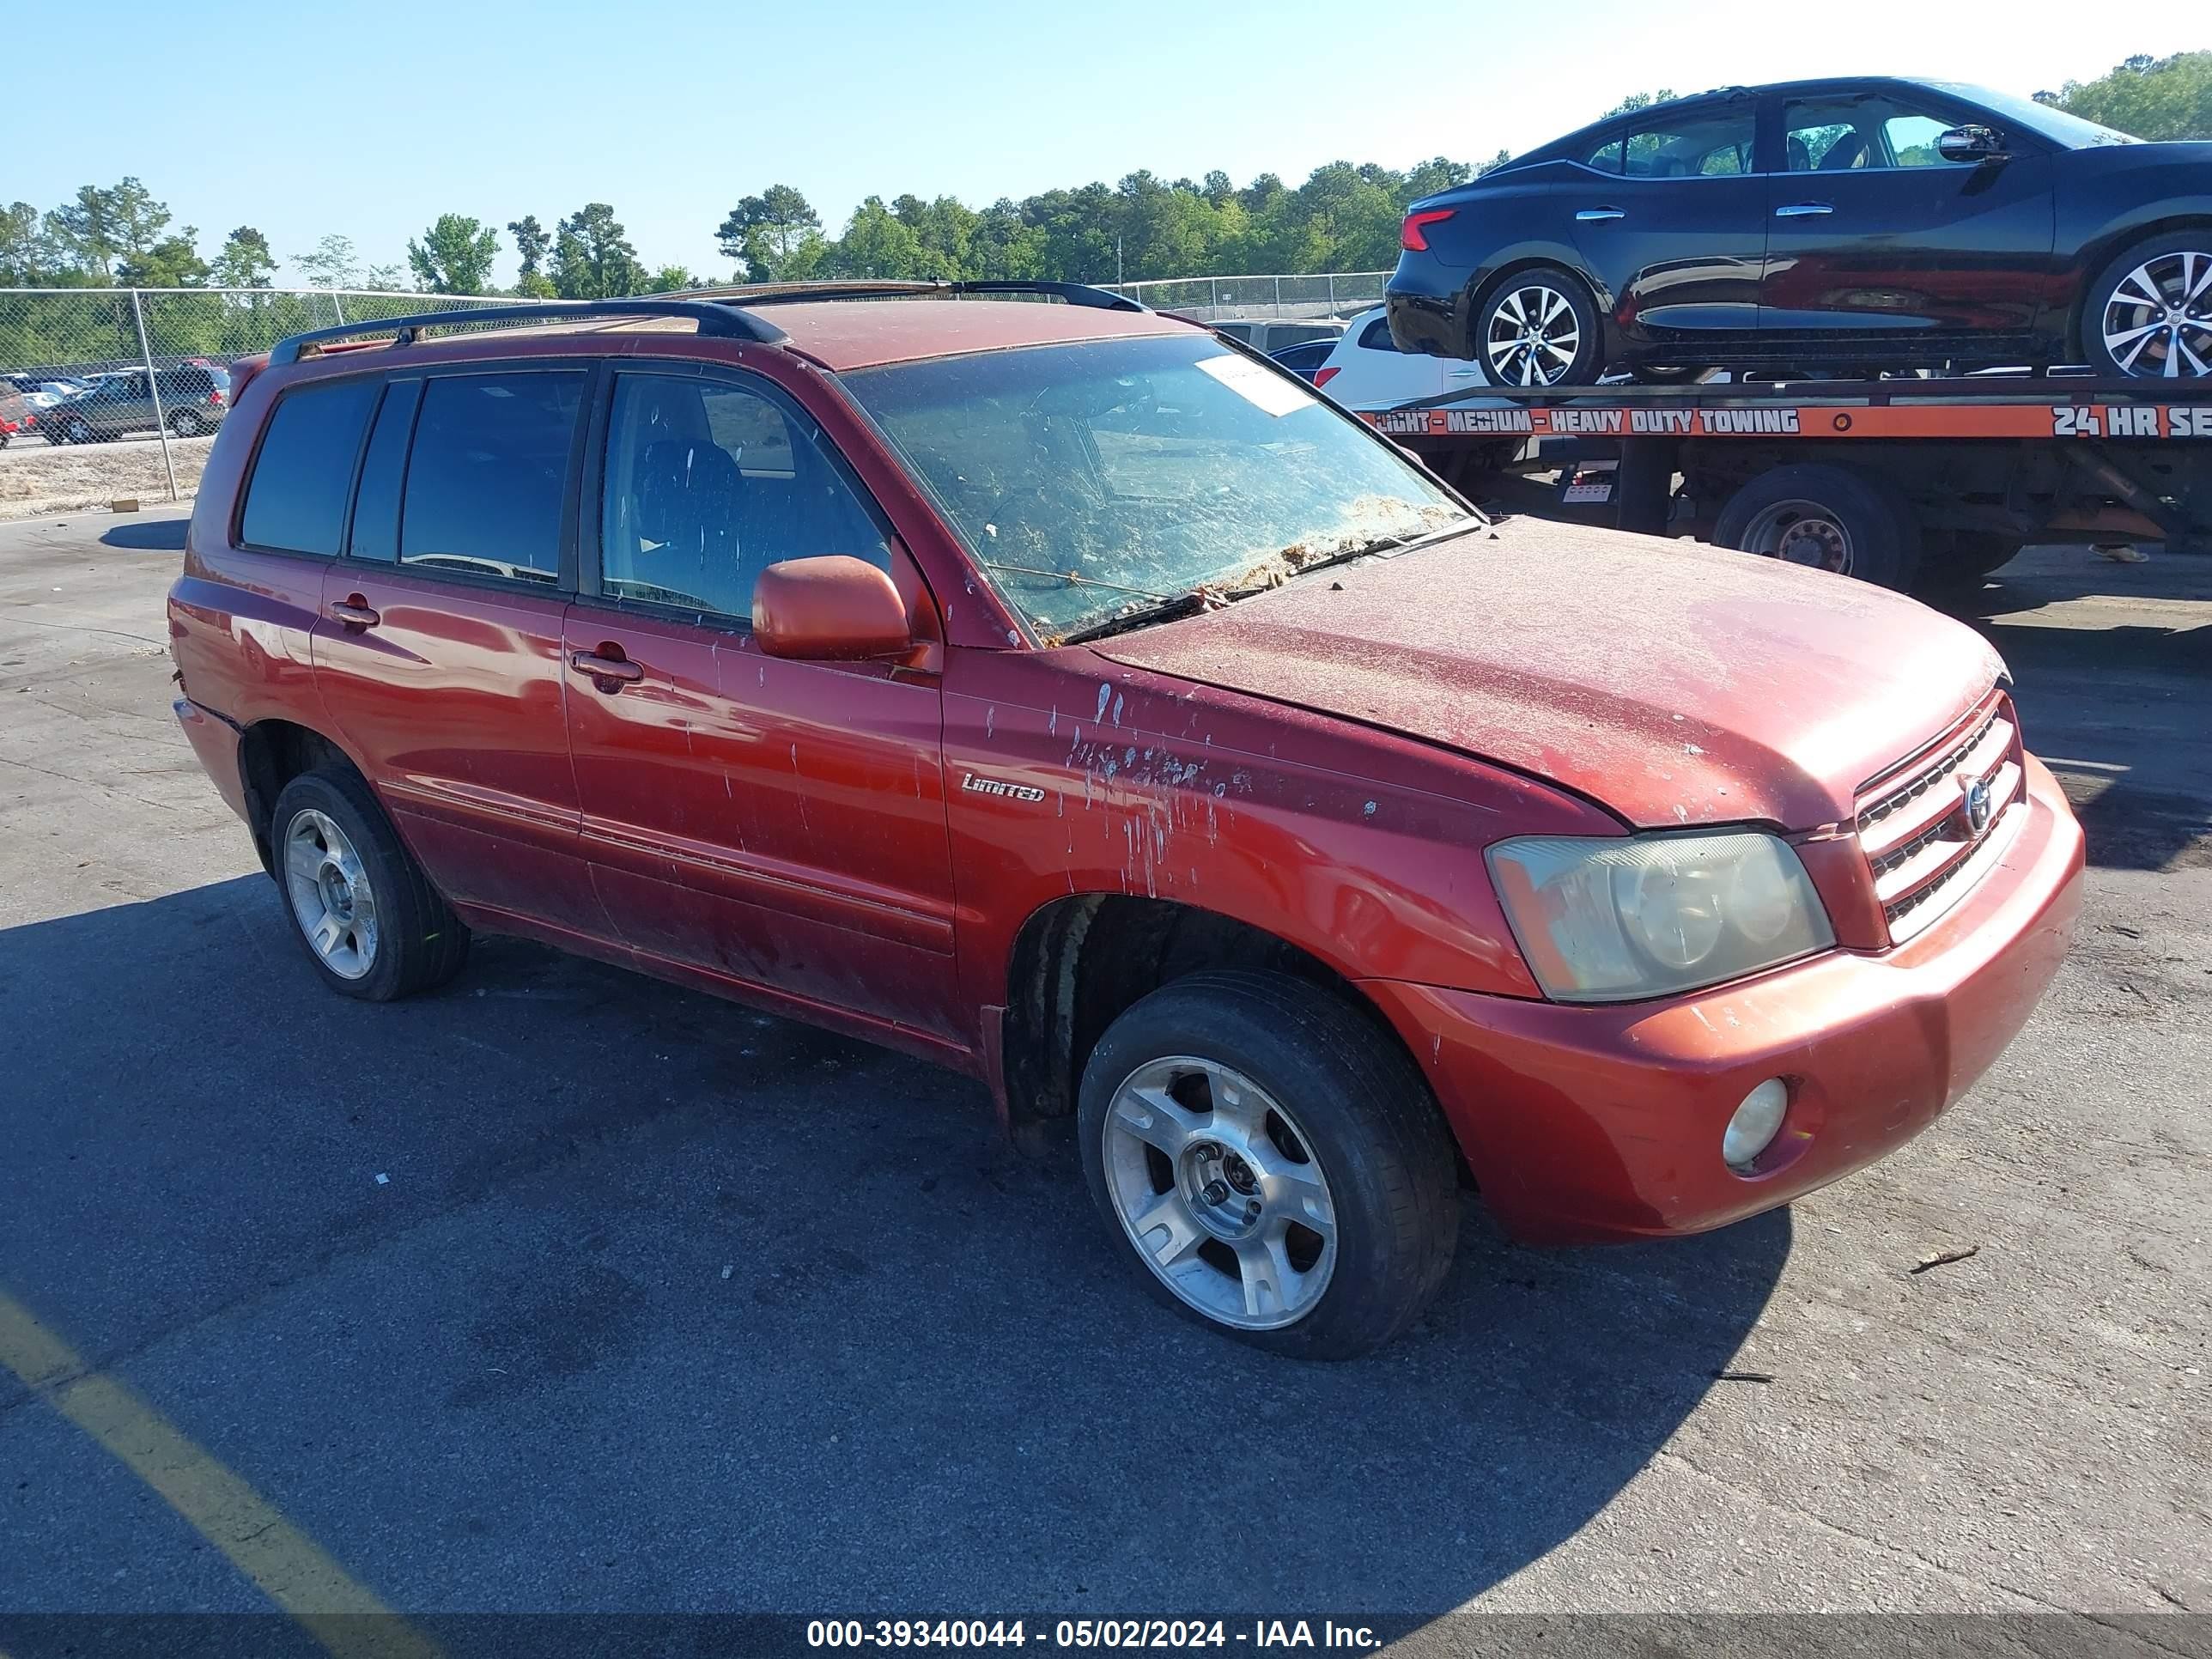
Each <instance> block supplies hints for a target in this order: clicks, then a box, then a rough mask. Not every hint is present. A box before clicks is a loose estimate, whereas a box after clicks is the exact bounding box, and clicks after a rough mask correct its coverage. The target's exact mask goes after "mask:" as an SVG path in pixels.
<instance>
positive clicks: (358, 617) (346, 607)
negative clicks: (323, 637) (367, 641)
mask: <svg viewBox="0 0 2212 1659" xmlns="http://www.w3.org/2000/svg"><path fill="white" fill-rule="evenodd" d="M323 609H324V614H325V616H327V617H330V619H331V621H332V622H336V623H344V624H345V625H346V626H347V627H348V628H374V627H375V626H376V625H377V623H380V622H382V621H383V620H384V618H383V617H380V616H379V615H378V614H377V613H376V612H375V611H373V610H371V609H370V608H369V607H368V605H363V604H362V599H361V595H360V594H358V593H356V594H355V595H354V596H353V597H352V598H351V599H338V600H335V601H333V602H332V603H331V604H330V605H325V607H324V608H323Z"/></svg>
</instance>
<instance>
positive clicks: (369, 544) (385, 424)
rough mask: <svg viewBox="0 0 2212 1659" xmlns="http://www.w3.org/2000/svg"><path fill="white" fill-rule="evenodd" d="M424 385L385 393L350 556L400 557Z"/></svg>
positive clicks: (356, 506)
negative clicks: (404, 499) (407, 477)
mask: <svg viewBox="0 0 2212 1659" xmlns="http://www.w3.org/2000/svg"><path fill="white" fill-rule="evenodd" d="M421 398H422V381H420V380H394V381H392V384H391V385H389V386H386V387H385V389H384V402H383V403H382V404H380V405H379V406H378V408H377V411H376V424H375V426H374V427H373V428H371V429H370V431H369V435H368V453H367V454H366V455H365V456H363V457H362V463H361V488H360V489H359V490H358V491H356V494H355V496H354V503H353V533H352V535H351V536H350V537H349V538H348V539H347V542H346V552H347V554H348V555H349V556H351V557H353V558H356V559H375V560H378V561H380V562H383V563H385V564H390V563H392V562H393V561H394V560H396V559H397V558H398V556H399V483H400V479H401V478H402V477H403V476H404V474H405V472H406V469H407V439H408V436H409V435H410V433H411V432H412V431H413V430H414V426H415V405H416V403H417V402H419V401H420V400H421Z"/></svg>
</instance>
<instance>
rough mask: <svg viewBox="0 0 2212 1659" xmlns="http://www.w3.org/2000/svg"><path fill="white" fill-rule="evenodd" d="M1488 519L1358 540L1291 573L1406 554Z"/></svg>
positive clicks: (1486, 521) (1473, 519)
mask: <svg viewBox="0 0 2212 1659" xmlns="http://www.w3.org/2000/svg"><path fill="white" fill-rule="evenodd" d="M1488 522H1489V520H1486V519H1482V518H1478V517H1472V516H1470V517H1468V518H1465V519H1462V520H1459V521H1458V522H1457V523H1455V524H1448V525H1446V526H1443V528H1442V529H1441V530H1425V531H1423V532H1421V533H1420V534H1419V535H1418V536H1416V535H1410V534H1409V535H1404V536H1377V537H1376V538H1375V539H1374V540H1373V541H1369V542H1358V543H1355V544H1352V546H1350V547H1340V548H1339V549H1337V550H1336V551H1335V552H1334V553H1327V554H1323V555H1322V556H1321V557H1320V558H1318V559H1311V560H1309V561H1308V562H1305V563H1304V564H1302V565H1300V566H1299V567H1298V568H1297V569H1296V570H1294V571H1292V572H1291V574H1292V575H1293V576H1303V575H1304V574H1306V572H1307V571H1309V570H1326V569H1327V568H1328V567H1329V566H1331V565H1333V564H1349V563H1351V562H1352V560H1354V559H1364V558H1365V557H1367V556H1369V555H1370V554H1371V553H1402V552H1405V551H1406V550H1408V549H1410V548H1415V547H1425V546H1426V545H1427V544H1429V543H1431V542H1440V541H1443V540H1444V539H1445V538H1447V537H1451V536H1457V535H1462V534H1464V533H1465V532H1468V531H1470V530H1479V529H1480V528H1481V527H1482V526H1484V525H1485V524H1486V523H1488Z"/></svg>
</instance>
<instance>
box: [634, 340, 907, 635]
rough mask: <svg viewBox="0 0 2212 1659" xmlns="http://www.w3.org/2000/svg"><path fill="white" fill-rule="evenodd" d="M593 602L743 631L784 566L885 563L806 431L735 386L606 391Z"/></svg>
mask: <svg viewBox="0 0 2212 1659" xmlns="http://www.w3.org/2000/svg"><path fill="white" fill-rule="evenodd" d="M601 503H602V505H601V518H600V523H601V526H602V533H601V536H600V541H599V589H600V592H603V593H605V594H607V595H608V596H610V597H611V598H615V599H643V600H647V601H650V602H652V603H653V604H658V605H681V606H683V607H684V608H685V609H687V610H698V611H712V612H714V613H715V614H717V615H719V616H722V617H734V618H736V619H738V620H739V621H749V620H750V618H751V616H752V610H753V586H754V584H755V583H756V582H757V581H758V580H760V573H761V572H762V571H763V570H765V569H766V568H768V567H769V565H771V564H774V563H775V562H777V561H779V560H781V559H800V558H805V557H807V556H810V555H812V554H817V553H849V554H851V555H853V556H854V557H856V558H862V559H866V560H867V561H868V562H869V563H871V564H872V565H875V566H877V567H878V568H880V569H883V570H886V571H887V570H889V569H890V568H891V558H890V549H889V548H888V547H887V546H886V545H885V544H884V538H883V533H882V532H880V531H878V529H877V528H876V526H875V522H874V520H872V519H871V518H870V517H869V516H868V514H867V512H866V509H865V508H864V507H862V506H861V505H860V501H859V500H858V499H857V498H856V497H855V496H854V494H853V491H852V489H851V488H850V487H849V486H848V484H847V483H846V482H845V480H844V478H843V477H842V474H841V473H840V472H839V471H838V470H837V469H836V466H835V465H833V464H832V463H831V461H830V459H829V453H828V451H827V447H826V446H825V444H824V442H823V440H822V438H821V435H819V434H818V433H817V431H816V430H815V428H814V426H813V423H812V422H810V421H807V420H806V419H805V417H804V416H799V415H797V414H795V413H792V412H789V411H787V410H786V409H785V408H784V406H783V405H782V404H781V403H779V402H777V401H776V400H775V399H774V398H770V397H768V396H766V395H764V394H762V393H758V392H749V391H747V390H745V389H744V388H743V387H741V386H731V385H728V384H726V383H718V382H716V381H712V380H692V379H678V378H677V377H675V376H673V375H659V374H623V375H621V376H619V377H617V380H616V381H615V396H614V410H613V415H612V418H611V421H610V422H609V425H608V429H607V465H606V474H605V483H604V486H603V489H602V491H601Z"/></svg>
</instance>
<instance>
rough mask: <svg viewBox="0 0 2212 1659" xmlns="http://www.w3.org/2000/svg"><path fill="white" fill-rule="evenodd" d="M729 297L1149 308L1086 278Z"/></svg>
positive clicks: (741, 292)
mask: <svg viewBox="0 0 2212 1659" xmlns="http://www.w3.org/2000/svg"><path fill="white" fill-rule="evenodd" d="M723 292H724V293H726V294H727V295H729V297H730V299H731V300H732V301H736V302H737V303H738V304H740V305H747V306H755V305H789V304H793V303H794V302H797V301H806V300H908V299H927V298H929V297H931V296H933V295H934V296H937V297H939V298H947V297H951V298H957V296H959V295H963V294H973V295H987V294H1042V295H1048V296H1050V297H1051V298H1054V299H1056V300H1063V301H1066V303H1068V304H1069V305H1072V306H1087V307H1091V309H1093V310H1097V311H1143V310H1145V309H1146V307H1144V306H1142V305H1140V304H1139V302H1138V301H1134V300H1132V299H1130V298H1129V297H1128V296H1127V295H1124V294H1115V293H1114V292H1112V291H1111V290H1109V289H1103V288H1095V287H1093V286H1092V285H1091V284H1090V283H1048V282H1027V281H1015V280H1006V281H1000V280H995V279H978V280H975V281H972V282H970V281H961V282H945V281H938V280H922V281H915V282H890V281H884V282H878V281H871V280H868V279H866V278H861V279H856V280H854V281H837V282H826V283H769V284H767V285H764V286H762V287H757V288H753V287H737V288H731V289H725V290H723Z"/></svg>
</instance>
